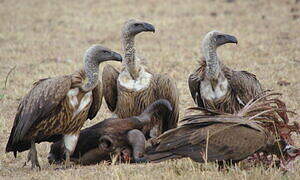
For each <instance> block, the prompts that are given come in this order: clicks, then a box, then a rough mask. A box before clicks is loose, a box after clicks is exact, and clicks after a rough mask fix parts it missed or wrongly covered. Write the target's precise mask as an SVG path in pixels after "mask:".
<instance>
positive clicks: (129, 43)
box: [122, 36, 139, 80]
mask: <svg viewBox="0 0 300 180" xmlns="http://www.w3.org/2000/svg"><path fill="white" fill-rule="evenodd" d="M122 44H123V50H124V53H125V57H124V61H123V65H124V66H125V68H126V69H127V70H128V72H129V73H130V75H131V77H132V78H133V79H134V80H136V79H137V78H138V76H139V69H138V66H137V64H136V60H135V48H134V36H129V37H128V36H127V37H124V36H123V38H122Z"/></svg>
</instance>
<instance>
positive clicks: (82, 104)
mask: <svg viewBox="0 0 300 180" xmlns="http://www.w3.org/2000/svg"><path fill="white" fill-rule="evenodd" d="M91 97H92V91H90V92H88V93H86V94H85V95H84V96H83V97H82V99H81V101H80V105H79V107H78V108H77V109H76V111H74V113H73V118H74V117H75V116H76V115H77V114H79V113H80V112H81V111H82V110H83V109H84V108H85V107H86V106H87V105H89V103H90V102H91V99H92V98H91Z"/></svg>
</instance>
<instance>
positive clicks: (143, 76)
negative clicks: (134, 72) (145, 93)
mask: <svg viewBox="0 0 300 180" xmlns="http://www.w3.org/2000/svg"><path fill="white" fill-rule="evenodd" d="M151 80H152V74H150V73H148V72H146V71H145V69H144V67H141V70H140V73H139V77H138V79H137V80H133V79H132V77H131V76H130V74H129V72H128V71H127V70H126V69H125V70H124V71H122V72H121V73H120V75H119V77H118V81H119V83H120V85H121V86H123V87H125V88H126V89H131V90H134V91H139V90H142V89H146V88H148V87H149V84H150V82H151Z"/></svg>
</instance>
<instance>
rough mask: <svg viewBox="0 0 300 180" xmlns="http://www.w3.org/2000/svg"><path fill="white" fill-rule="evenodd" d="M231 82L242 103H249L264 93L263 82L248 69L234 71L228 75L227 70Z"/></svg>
mask: <svg viewBox="0 0 300 180" xmlns="http://www.w3.org/2000/svg"><path fill="white" fill-rule="evenodd" d="M225 76H226V78H227V79H228V80H229V84H230V86H231V88H232V90H233V92H234V94H235V96H236V98H237V99H238V101H239V103H241V104H242V105H245V104H247V103H248V102H249V101H250V100H251V99H253V98H257V97H259V96H260V95H262V93H263V90H262V87H261V84H260V83H259V81H258V80H257V79H256V76H255V75H254V74H251V73H249V72H247V71H232V73H230V75H229V76H228V75H227V73H226V72H225Z"/></svg>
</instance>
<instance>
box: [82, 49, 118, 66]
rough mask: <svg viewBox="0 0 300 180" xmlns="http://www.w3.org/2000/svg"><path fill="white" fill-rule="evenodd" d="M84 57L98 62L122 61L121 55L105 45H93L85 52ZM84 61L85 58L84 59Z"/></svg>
mask: <svg viewBox="0 0 300 180" xmlns="http://www.w3.org/2000/svg"><path fill="white" fill-rule="evenodd" d="M84 57H85V59H91V60H92V61H93V62H96V63H98V64H100V63H101V62H104V61H110V60H113V61H122V56H121V55H120V54H119V53H116V52H114V51H112V50H110V49H108V48H106V47H103V46H100V45H93V46H91V47H90V48H89V49H87V50H86V52H85V56H84ZM85 61H86V60H85Z"/></svg>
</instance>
